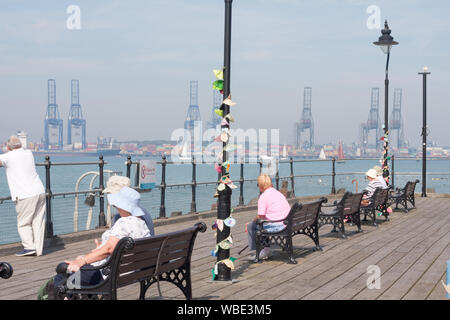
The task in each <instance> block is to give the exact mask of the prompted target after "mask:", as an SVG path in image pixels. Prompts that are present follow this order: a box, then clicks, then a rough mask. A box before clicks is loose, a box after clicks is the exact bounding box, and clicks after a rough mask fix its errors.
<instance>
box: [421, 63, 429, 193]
mask: <svg viewBox="0 0 450 320" xmlns="http://www.w3.org/2000/svg"><path fill="white" fill-rule="evenodd" d="M419 74H421V75H422V78H423V117H422V197H426V196H427V75H428V74H430V72H428V68H427V67H424V68H423V72H419Z"/></svg>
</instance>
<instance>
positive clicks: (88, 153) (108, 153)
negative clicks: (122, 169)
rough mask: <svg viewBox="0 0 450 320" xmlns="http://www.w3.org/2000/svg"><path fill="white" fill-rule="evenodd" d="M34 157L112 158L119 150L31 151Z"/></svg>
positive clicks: (118, 153)
mask: <svg viewBox="0 0 450 320" xmlns="http://www.w3.org/2000/svg"><path fill="white" fill-rule="evenodd" d="M33 155H34V156H50V157H52V156H53V157H54V156H57V157H99V156H103V157H114V156H118V155H120V149H112V148H111V149H97V150H78V151H69V150H39V151H33Z"/></svg>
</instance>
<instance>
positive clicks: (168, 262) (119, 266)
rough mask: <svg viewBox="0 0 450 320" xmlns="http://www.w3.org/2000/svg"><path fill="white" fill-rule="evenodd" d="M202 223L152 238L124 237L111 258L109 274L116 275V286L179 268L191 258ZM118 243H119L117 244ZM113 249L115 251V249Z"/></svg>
mask: <svg viewBox="0 0 450 320" xmlns="http://www.w3.org/2000/svg"><path fill="white" fill-rule="evenodd" d="M203 227H204V228H206V225H204V224H196V225H195V226H194V227H191V228H187V229H184V230H180V231H176V232H172V233H167V234H162V235H158V236H155V237H151V238H145V239H137V240H134V241H133V239H131V238H123V239H121V240H120V241H119V243H118V244H117V247H116V250H117V252H115V254H113V255H112V257H111V259H117V261H115V262H113V263H112V270H111V274H112V275H114V274H115V275H116V278H115V279H112V280H113V281H114V280H115V281H116V287H117V288H119V287H122V286H125V285H128V284H131V283H134V282H138V281H141V280H144V279H149V278H151V277H152V276H157V275H160V274H163V273H164V272H167V271H170V270H173V269H176V268H180V267H182V266H183V265H185V264H186V263H189V262H190V256H191V254H192V248H193V245H194V241H195V237H196V235H197V232H198V231H199V230H200V229H201V228H203ZM119 245H120V247H119ZM116 250H115V251H116Z"/></svg>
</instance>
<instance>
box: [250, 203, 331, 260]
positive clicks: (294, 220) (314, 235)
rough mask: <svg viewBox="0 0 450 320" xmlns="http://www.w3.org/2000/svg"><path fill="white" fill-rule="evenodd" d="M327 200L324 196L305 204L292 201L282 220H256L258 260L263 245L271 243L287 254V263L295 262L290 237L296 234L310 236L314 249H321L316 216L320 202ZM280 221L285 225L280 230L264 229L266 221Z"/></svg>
mask: <svg viewBox="0 0 450 320" xmlns="http://www.w3.org/2000/svg"><path fill="white" fill-rule="evenodd" d="M324 202H327V199H326V198H320V199H319V200H317V201H314V202H309V203H305V204H301V203H298V202H296V203H294V205H293V206H292V207H291V210H290V212H289V214H288V216H287V217H286V218H285V219H283V220H276V221H267V220H261V219H258V220H257V221H256V225H257V231H256V258H255V262H258V261H259V253H260V252H261V250H262V249H263V248H265V247H270V246H271V245H272V244H273V245H278V246H280V247H281V248H282V249H283V251H286V252H288V254H289V263H291V264H296V263H297V261H296V260H295V259H294V256H293V251H294V249H293V245H292V237H293V236H295V235H297V234H304V235H307V236H308V237H310V238H311V239H312V240H313V241H314V243H315V245H316V247H315V249H316V250H322V249H321V248H320V245H319V228H318V217H319V212H320V208H321V206H322V203H324ZM274 222H282V223H283V224H284V225H285V226H286V227H285V228H283V229H282V230H280V231H275V232H271V231H269V230H265V229H264V225H267V224H268V223H274Z"/></svg>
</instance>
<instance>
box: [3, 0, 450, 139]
mask: <svg viewBox="0 0 450 320" xmlns="http://www.w3.org/2000/svg"><path fill="white" fill-rule="evenodd" d="M70 5H78V6H79V7H80V9H81V16H80V17H81V29H80V30H69V29H68V28H67V25H66V21H67V19H68V18H69V16H70V14H68V13H66V10H67V7H68V6H70ZM370 5H376V6H378V7H379V8H380V10H381V11H380V16H381V19H382V21H381V22H382V23H383V22H384V19H388V22H389V26H390V28H391V29H392V36H393V37H394V39H395V40H397V41H399V42H400V44H399V45H398V46H396V47H394V48H393V51H392V54H391V63H390V73H389V75H390V85H391V87H390V89H391V90H390V99H389V103H390V110H392V98H393V89H394V88H402V89H403V101H402V102H403V103H402V111H403V119H404V124H405V134H406V137H407V138H408V139H409V140H410V142H411V144H412V145H415V146H417V145H419V143H420V141H421V136H420V132H421V126H422V80H421V78H420V77H419V76H418V74H417V72H419V71H421V69H422V67H423V66H424V65H426V66H428V67H429V70H430V71H431V76H430V77H429V81H428V97H429V99H428V124H429V127H430V131H431V133H430V138H429V139H431V140H433V141H436V142H438V143H440V144H444V145H450V134H449V129H448V128H449V118H450V110H449V108H448V107H449V103H448V98H447V97H448V95H449V89H450V86H449V83H450V82H449V79H450V59H449V58H450V55H449V49H450V45H449V42H448V39H449V36H450V22H449V17H448V14H449V12H450V2H449V1H447V0H442V1H440V0H434V1H425V0H389V1H387V0H386V1H384V0H370V1H363V0H234V1H233V29H232V66H231V92H232V95H233V100H234V101H235V102H237V103H238V104H237V105H236V106H233V107H232V113H233V116H234V118H235V119H236V122H235V123H234V124H233V127H235V128H237V127H239V128H243V129H248V128H266V129H271V128H274V129H280V138H281V142H282V143H283V142H286V143H292V141H293V126H294V122H295V121H299V120H300V115H301V110H302V99H303V88H304V87H305V86H311V87H312V113H313V117H314V122H315V136H316V139H315V140H316V143H326V142H329V141H337V140H343V141H345V142H347V143H350V142H352V141H357V139H358V128H359V124H360V123H361V122H363V121H367V117H368V113H369V107H370V92H371V88H372V87H379V88H380V102H381V105H380V109H381V112H380V117H381V119H384V118H383V110H384V103H383V101H384V98H383V97H384V66H385V60H386V56H385V55H384V54H383V53H382V52H381V50H380V49H379V48H377V47H376V46H374V45H373V44H372V42H373V41H376V40H377V39H378V37H379V36H380V30H376V29H369V28H368V27H367V20H368V18H369V16H370V14H368V13H367V12H366V10H367V8H368V7H369V6H370ZM223 29H224V1H223V0H142V1H137V0H134V1H125V0H107V1H106V0H105V1H87V0H83V1H81V0H78V1H76V0H70V1H59V0H58V1H56V0H55V1H47V0H45V1H44V0H40V1H18V0H0V59H1V60H0V61H1V62H0V108H1V113H0V119H1V123H0V140H1V141H4V140H5V139H6V138H7V136H9V135H10V134H13V133H15V132H16V131H17V130H20V129H25V130H26V131H27V132H28V133H29V134H30V136H31V139H32V140H34V141H38V140H40V139H41V137H42V136H43V132H44V117H45V113H46V108H47V79H49V78H53V79H56V87H57V103H58V105H59V110H60V113H61V117H62V119H64V141H66V130H67V117H68V112H69V107H70V80H71V79H79V81H80V104H81V106H82V107H83V112H84V116H85V118H86V119H87V136H88V140H89V141H95V139H96V137H97V135H100V134H102V135H105V136H112V137H115V138H117V139H119V140H126V139H139V140H144V139H169V138H170V135H171V133H172V131H173V130H175V129H176V128H182V127H183V122H184V120H185V117H186V112H187V108H188V104H189V80H198V82H199V106H200V110H201V115H202V119H203V120H205V121H207V120H209V118H210V116H211V107H212V101H213V91H212V81H213V80H214V75H213V73H212V69H216V68H220V67H222V65H223Z"/></svg>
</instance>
